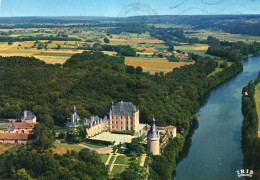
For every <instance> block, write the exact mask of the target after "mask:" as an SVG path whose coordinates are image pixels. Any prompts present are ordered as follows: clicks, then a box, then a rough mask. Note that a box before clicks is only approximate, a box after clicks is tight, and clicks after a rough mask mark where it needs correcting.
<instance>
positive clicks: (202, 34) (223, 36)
mask: <svg viewBox="0 0 260 180" xmlns="http://www.w3.org/2000/svg"><path fill="white" fill-rule="evenodd" d="M186 36H187V37H189V38H190V37H198V38H199V39H207V37H208V36H213V37H216V38H217V39H219V40H222V41H224V40H225V41H232V42H235V41H243V42H247V43H250V42H254V41H260V37H259V36H250V35H243V34H230V33H224V32H221V31H216V30H209V29H201V30H198V33H195V34H186Z"/></svg>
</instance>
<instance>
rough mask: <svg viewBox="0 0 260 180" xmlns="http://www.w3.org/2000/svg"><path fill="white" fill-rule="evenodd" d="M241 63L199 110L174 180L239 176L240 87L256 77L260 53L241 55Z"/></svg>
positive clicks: (207, 179)
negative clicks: (241, 69) (184, 155)
mask: <svg viewBox="0 0 260 180" xmlns="http://www.w3.org/2000/svg"><path fill="white" fill-rule="evenodd" d="M243 64H244V70H243V72H241V73H240V74H238V75H237V76H235V77H234V78H232V79H230V80H229V81H227V82H225V83H224V84H222V85H221V86H219V87H217V88H216V89H214V90H213V91H212V92H211V93H210V95H209V97H208V100H207V103H206V104H205V106H203V107H202V108H201V109H200V110H199V112H198V114H200V117H199V118H198V122H199V128H198V129H197V130H196V131H195V133H194V134H193V136H192V145H191V147H190V152H189V155H188V157H187V158H185V159H184V160H183V161H181V162H180V163H179V164H178V166H177V169H176V176H175V177H174V180H183V179H184V180H215V179H216V180H230V179H242V178H238V176H237V173H236V171H237V170H239V169H242V168H243V154H242V150H241V147H240V146H241V128H242V120H243V115H242V112H241V96H242V94H241V91H242V88H243V87H244V86H245V85H247V83H248V82H249V81H250V80H254V79H255V78H256V77H257V75H258V71H259V70H260V56H256V57H249V58H248V59H244V60H243Z"/></svg>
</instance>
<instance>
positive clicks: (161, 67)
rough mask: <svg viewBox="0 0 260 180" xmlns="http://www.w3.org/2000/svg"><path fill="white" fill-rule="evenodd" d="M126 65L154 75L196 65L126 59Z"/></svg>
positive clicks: (144, 59) (136, 58)
mask: <svg viewBox="0 0 260 180" xmlns="http://www.w3.org/2000/svg"><path fill="white" fill-rule="evenodd" d="M125 64H126V65H131V66H134V67H137V66H140V67H142V68H143V70H144V72H150V73H151V74H154V73H156V72H164V73H167V72H170V71H172V69H173V68H179V67H181V66H184V65H189V64H194V62H169V61H168V60H167V59H166V58H138V57H126V58H125Z"/></svg>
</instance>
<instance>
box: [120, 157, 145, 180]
mask: <svg viewBox="0 0 260 180" xmlns="http://www.w3.org/2000/svg"><path fill="white" fill-rule="evenodd" d="M139 164H140V163H138V162H137V160H136V158H131V159H130V166H129V167H128V168H127V169H126V170H125V171H124V172H122V173H121V175H120V179H121V180H134V179H138V180H145V179H146V175H147V173H146V168H144V167H141V166H140V165H139Z"/></svg>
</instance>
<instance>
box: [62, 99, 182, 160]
mask: <svg viewBox="0 0 260 180" xmlns="http://www.w3.org/2000/svg"><path fill="white" fill-rule="evenodd" d="M79 124H82V125H84V126H87V127H86V132H87V136H86V138H91V137H93V136H95V135H97V134H100V133H102V132H112V131H135V135H136V136H139V135H141V134H146V133H147V139H146V140H147V151H148V152H150V153H152V154H153V155H160V147H161V146H162V147H163V145H165V144H167V142H168V139H169V138H174V137H176V132H177V129H176V127H175V126H171V125H170V126H166V127H159V126H156V124H155V119H154V118H153V122H152V125H151V128H150V130H149V131H148V132H147V130H144V129H145V128H144V127H145V126H147V124H139V109H138V107H136V106H134V105H133V104H132V103H131V102H123V101H121V102H118V103H117V105H116V106H114V104H113V102H112V103H111V106H110V109H109V111H108V112H107V114H106V115H105V116H104V117H103V118H100V117H98V116H93V115H92V116H90V118H85V119H84V120H83V121H81V122H80V117H79V115H78V114H77V111H76V107H75V106H74V108H73V113H72V114H71V118H70V119H68V122H67V123H66V127H67V128H68V130H70V129H71V128H72V129H73V128H74V127H77V126H78V125H79ZM142 126H143V127H142ZM140 129H142V130H140ZM160 135H161V139H162V142H161V143H160Z"/></svg>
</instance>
